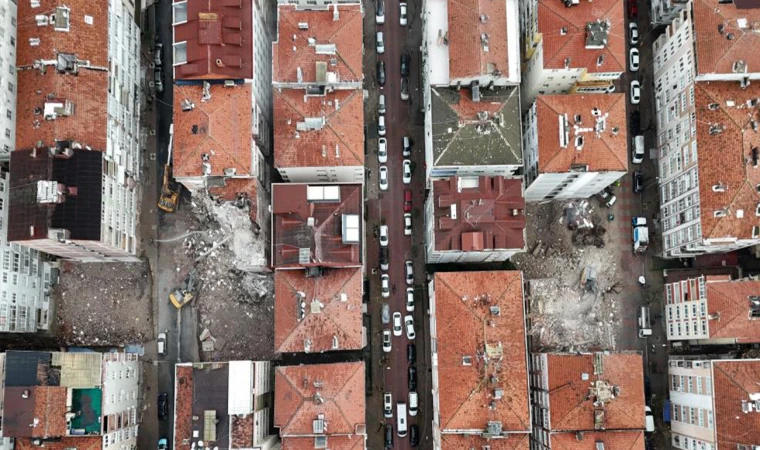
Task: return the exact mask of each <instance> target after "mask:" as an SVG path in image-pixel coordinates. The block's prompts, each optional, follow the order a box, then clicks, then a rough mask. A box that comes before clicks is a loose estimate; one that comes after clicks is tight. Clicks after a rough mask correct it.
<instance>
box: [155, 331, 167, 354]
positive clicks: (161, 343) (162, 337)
mask: <svg viewBox="0 0 760 450" xmlns="http://www.w3.org/2000/svg"><path fill="white" fill-rule="evenodd" d="M157 346H158V354H159V355H161V356H164V355H166V333H163V332H162V333H158V341H157Z"/></svg>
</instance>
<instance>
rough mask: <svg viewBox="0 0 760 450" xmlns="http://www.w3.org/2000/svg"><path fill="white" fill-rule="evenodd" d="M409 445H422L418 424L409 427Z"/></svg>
mask: <svg viewBox="0 0 760 450" xmlns="http://www.w3.org/2000/svg"><path fill="white" fill-rule="evenodd" d="M409 445H411V446H412V447H417V446H418V445H420V429H419V428H418V427H417V425H412V426H410V427H409ZM484 447H485V446H484Z"/></svg>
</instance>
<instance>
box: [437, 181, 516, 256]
mask: <svg viewBox="0 0 760 450" xmlns="http://www.w3.org/2000/svg"><path fill="white" fill-rule="evenodd" d="M463 179H464V178H463ZM467 180H472V178H467ZM458 183H459V178H458V177H451V178H446V179H442V180H435V181H434V182H433V195H434V200H433V201H434V207H433V208H434V210H433V215H434V218H433V220H435V224H434V227H435V250H436V251H447V250H453V251H462V252H470V251H472V252H475V251H491V250H497V249H522V248H523V247H525V215H524V209H525V198H524V197H523V187H522V180H521V179H519V178H515V179H508V178H504V177H478V186H477V187H474V188H467V187H463V188H461V189H458V187H457V186H458ZM452 208H456V212H455V214H456V217H455V216H454V213H452V211H454V209H452ZM514 211H517V214H515V213H514Z"/></svg>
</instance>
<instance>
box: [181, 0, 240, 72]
mask: <svg viewBox="0 0 760 450" xmlns="http://www.w3.org/2000/svg"><path fill="white" fill-rule="evenodd" d="M183 1H184V0H183ZM174 3H175V4H176V3H180V0H175V1H174ZM186 5H187V22H183V23H181V24H178V25H174V42H175V43H179V42H186V43H187V44H186V45H187V63H186V64H182V65H178V66H175V67H174V74H175V75H174V78H175V79H178V80H187V79H225V78H226V79H244V78H247V79H252V78H253V65H254V60H253V55H254V51H253V41H254V37H253V2H251V1H250V0H248V1H241V0H227V1H214V0H187V2H186ZM175 64H176V61H175Z"/></svg>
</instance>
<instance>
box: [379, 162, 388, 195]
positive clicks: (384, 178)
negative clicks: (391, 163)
mask: <svg viewBox="0 0 760 450" xmlns="http://www.w3.org/2000/svg"><path fill="white" fill-rule="evenodd" d="M380 190H381V191H387V190H388V168H387V167H385V166H380Z"/></svg>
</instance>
